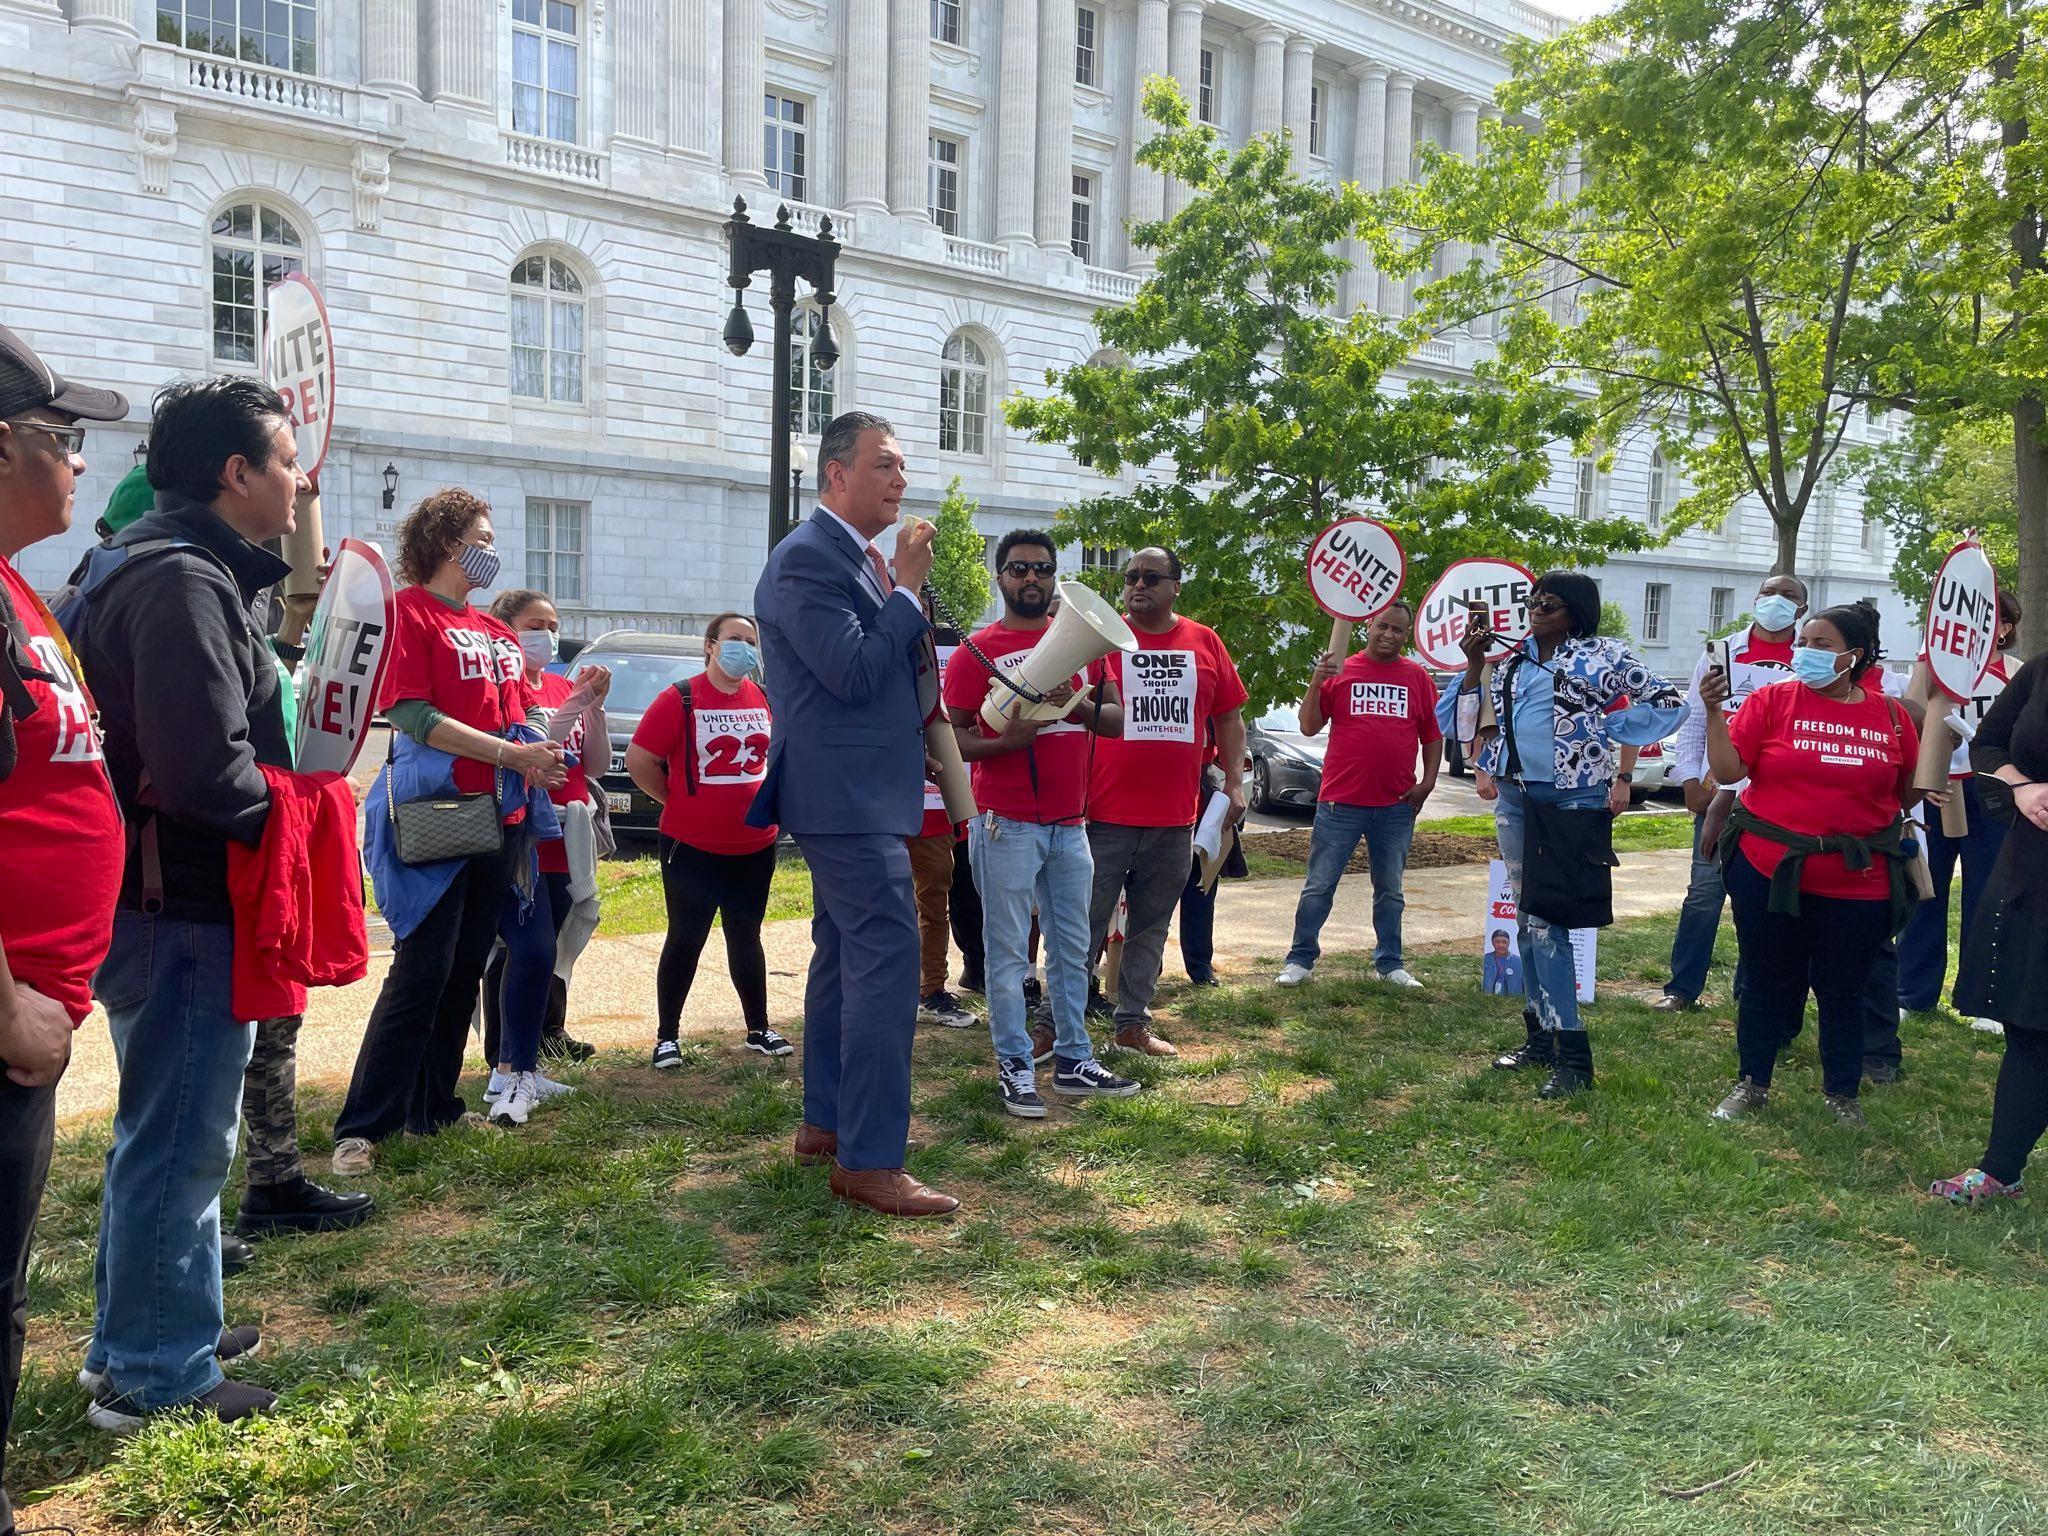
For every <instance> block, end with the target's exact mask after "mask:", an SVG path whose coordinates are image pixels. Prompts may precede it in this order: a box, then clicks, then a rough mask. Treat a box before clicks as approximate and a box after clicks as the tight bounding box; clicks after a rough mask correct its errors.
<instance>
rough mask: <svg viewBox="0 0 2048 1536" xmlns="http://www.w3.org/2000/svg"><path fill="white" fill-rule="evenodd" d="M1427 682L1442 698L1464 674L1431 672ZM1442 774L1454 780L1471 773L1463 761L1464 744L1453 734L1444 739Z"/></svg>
mask: <svg viewBox="0 0 2048 1536" xmlns="http://www.w3.org/2000/svg"><path fill="white" fill-rule="evenodd" d="M1429 680H1430V681H1431V682H1432V683H1434V684H1435V685H1436V694H1437V697H1438V698H1442V697H1443V694H1444V690H1445V689H1446V688H1455V687H1457V686H1458V685H1459V684H1461V683H1463V682H1464V680H1465V674H1464V673H1462V672H1432V673H1430V674H1429ZM1444 772H1446V773H1448V774H1449V775H1450V776H1451V777H1452V778H1454V779H1463V778H1467V777H1469V776H1470V775H1471V772H1472V765H1471V763H1469V762H1467V761H1466V759H1465V743H1463V742H1462V741H1460V740H1458V738H1457V736H1456V735H1455V734H1453V735H1450V736H1446V737H1445V738H1444Z"/></svg>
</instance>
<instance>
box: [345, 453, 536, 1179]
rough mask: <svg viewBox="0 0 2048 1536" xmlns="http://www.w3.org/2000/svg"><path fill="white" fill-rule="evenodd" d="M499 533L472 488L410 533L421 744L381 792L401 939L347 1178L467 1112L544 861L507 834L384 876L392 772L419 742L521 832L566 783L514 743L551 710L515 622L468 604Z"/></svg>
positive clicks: (409, 597)
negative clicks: (473, 1061) (488, 981)
mask: <svg viewBox="0 0 2048 1536" xmlns="http://www.w3.org/2000/svg"><path fill="white" fill-rule="evenodd" d="M495 543H496V533H495V531H494V529H493V528H492V526H491V509H490V507H489V506H488V505H487V504H486V503H485V502H484V501H483V500H482V499H481V498H479V497H476V496H473V495H471V494H470V493H469V492H467V491H462V490H452V489H451V490H443V491H437V492H435V493H434V494H433V495H431V496H429V497H427V499H426V500H424V501H422V502H421V503H420V504H419V505H418V506H417V507H415V508H413V510H412V512H411V513H410V514H409V515H408V516H407V517H406V519H405V521H404V522H403V523H401V524H400V525H399V529H398V574H399V576H400V578H401V579H403V580H404V581H405V582H406V583H407V585H406V587H405V589H404V590H403V591H401V592H400V593H399V594H398V604H397V623H396V626H395V629H394V632H393V634H392V637H391V647H392V657H391V666H390V671H389V673H388V674H387V676H386V681H385V685H384V699H383V705H384V714H385V717H386V718H387V719H388V720H390V722H391V726H392V729H393V730H394V731H396V732H401V733H403V734H404V735H405V736H406V737H407V738H409V740H410V742H411V743H412V744H414V745H411V746H408V747H407V749H406V752H405V755H404V756H403V757H399V756H398V754H397V753H396V752H395V751H394V762H393V763H391V764H387V765H386V767H385V769H384V772H383V773H382V774H381V775H380V776H379V780H378V783H377V785H376V787H375V788H373V789H372V790H371V794H370V800H369V805H370V809H371V812H372V817H371V826H372V838H371V844H372V846H371V854H372V859H371V862H372V866H373V871H377V872H378V904H379V906H380V907H382V908H383V910H384V914H385V917H386V920H387V921H389V922H390V924H391V928H392V933H393V936H394V938H395V939H396V945H395V947H394V950H393V954H392V961H391V970H390V972H389V973H388V974H387V975H386V976H385V978H384V987H383V990H382V991H381V992H380V993H379V994H378V997H377V1004H376V1007H375V1008H374V1009H372V1010H371V1013H370V1022H369V1027H368V1028H367V1030H366V1031H365V1032H364V1035H363V1044H362V1048H361V1050H360V1051H359V1053H358V1054H357V1056H356V1070H355V1076H354V1078H353V1079H352V1080H351V1081H350V1083H349V1089H348V1099H347V1101H346V1102H345V1103H344V1104H343V1105H342V1109H341V1115H340V1117H339V1118H338V1119H337V1120H336V1121H335V1125H334V1138H335V1145H334V1171H335V1172H336V1173H337V1174H341V1175H343V1176H345V1177H351V1176H352V1177H360V1176H361V1175H363V1174H365V1173H368V1172H369V1171H370V1166H371V1162H372V1159H373V1150H372V1149H373V1147H374V1145H375V1143H377V1142H379V1141H382V1140H383V1139H384V1138H386V1137H387V1136H392V1135H395V1134H397V1133H398V1132H399V1131H402V1130H403V1131H412V1132H414V1133H416V1134H421V1135H425V1134H431V1133H432V1132H435V1131H439V1130H441V1129H442V1128H443V1127H445V1126H448V1125H452V1124H454V1123H455V1122H457V1121H458V1120H461V1119H463V1118H464V1116H465V1114H466V1113H467V1106H465V1105H464V1103H463V1101H462V1097H461V1095H460V1094H459V1093H458V1092H457V1091H456V1084H457V1081H458V1079H459V1078H460V1077H461V1075H462V1057H463V1052H464V1049H465V1044H466V1041H467V1037H468V1032H469V1021H470V1016H471V1014H472V1012H473V1011H474V1009H475V1006H476V997H477V985H478V983H479V982H480V981H481V980H482V978H483V972H484V964H485V962H486V960H488V959H489V957H490V952H491V941H492V939H493V937H494V936H495V935H497V933H498V932H499V930H500V926H501V918H502V916H503V914H504V912H505V910H506V905H507V902H506V892H507V891H508V890H509V889H510V888H511V886H512V883H513V879H514V875H515V870H516V869H517V866H518V862H519V861H520V860H522V859H528V860H530V859H531V858H532V845H531V841H530V839H527V838H523V837H518V836H508V837H506V838H505V839H503V841H502V845H501V847H500V848H499V849H498V850H497V851H494V852H491V853H480V854H475V855H472V856H471V857H469V858H466V859H461V860H445V861H441V862H438V863H434V864H421V865H418V866H407V865H402V864H399V863H397V862H395V861H394V860H391V859H388V858H387V859H385V860H384V861H383V863H382V868H381V870H379V857H378V856H379V853H380V848H379V839H380V838H382V837H383V835H384V822H383V821H381V820H380V819H378V818H377V817H376V816H375V814H374V813H375V812H376V811H377V810H379V809H382V807H381V806H380V805H379V803H378V802H379V801H380V799H384V798H392V797H395V798H397V799H404V798H411V797H409V796H404V795H398V794H397V793H396V787H395V784H394V779H395V778H396V777H397V776H398V772H399V770H400V769H401V768H403V767H405V766H406V765H407V764H408V763H411V762H414V761H420V762H424V763H426V764H427V765H428V767H427V768H426V769H423V770H422V771H423V772H426V771H430V770H431V765H432V763H433V762H434V759H433V758H432V757H431V754H428V755H427V756H426V757H424V758H422V757H420V756H419V755H418V748H431V749H433V751H434V752H438V753H443V754H446V755H447V757H448V758H451V759H452V760H453V761H452V778H453V787H454V791H455V793H457V794H492V795H495V796H496V797H497V799H498V801H499V803H500V805H501V807H502V808H503V816H504V820H505V824H506V825H507V826H508V827H511V826H515V825H517V824H518V823H519V822H521V821H522V820H523V819H524V818H525V816H526V814H527V796H526V793H525V790H526V789H527V788H528V787H529V786H537V787H540V788H544V789H553V788H557V787H559V786H560V785H561V784H562V783H563V781H564V780H565V779H566V777H567V771H566V769H565V768H564V765H563V758H562V750H561V748H560V747H558V746H555V745H553V744H552V743H549V742H545V741H524V740H519V739H515V736H514V731H515V727H519V726H523V725H526V724H527V723H528V717H529V716H530V715H531V716H533V717H534V718H536V719H538V718H539V716H538V709H539V703H540V701H539V700H538V698H536V696H535V695H534V693H533V690H532V689H531V688H529V687H528V686H527V683H526V677H525V671H526V667H525V659H524V654H523V653H522V652H521V650H520V648H519V642H518V640H517V639H515V638H514V636H513V634H512V631H511V630H510V629H508V628H507V627H506V626H505V625H504V624H503V623H501V622H500V621H498V620H497V619H494V618H492V617H491V616H490V615H489V614H488V613H483V612H480V611H479V610H477V609H475V608H473V607H471V606H470V602H469V597H470V594H471V592H473V591H475V590H477V589H478V588H481V587H489V586H491V585H492V584H493V583H495V582H496V581H497V579H498V553H497V550H496V549H495V548H494V545H495ZM444 782H445V779H444ZM428 792H429V793H431V790H429V791H428ZM395 815H396V812H395V810H394V811H393V812H392V813H391V816H392V818H393V819H395ZM386 873H388V874H389V875H391V876H392V877H393V879H394V882H397V881H401V880H402V883H403V889H404V891H405V892H406V899H405V900H402V901H401V900H392V901H387V900H386V899H385V896H386V879H385V875H386ZM399 888H400V887H399V885H398V884H397V883H394V885H393V890H394V892H396V891H397V890H398V889H399ZM535 932H536V933H538V927H536V929H535ZM508 942H510V941H508ZM550 943H552V940H551V941H550Z"/></svg>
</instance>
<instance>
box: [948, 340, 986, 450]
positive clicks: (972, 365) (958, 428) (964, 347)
mask: <svg viewBox="0 0 2048 1536" xmlns="http://www.w3.org/2000/svg"><path fill="white" fill-rule="evenodd" d="M939 452H941V453H959V454H965V455H967V456H968V457H970V458H980V457H981V456H982V455H983V454H985V453H987V452H988V353H987V352H985V351H984V350H982V345H981V343H980V342H978V341H976V340H975V339H974V338H973V337H972V336H969V335H968V334H967V333H966V332H964V331H955V332H954V333H953V335H952V336H950V337H949V338H947V341H946V349H945V351H943V352H941V353H940V354H939Z"/></svg>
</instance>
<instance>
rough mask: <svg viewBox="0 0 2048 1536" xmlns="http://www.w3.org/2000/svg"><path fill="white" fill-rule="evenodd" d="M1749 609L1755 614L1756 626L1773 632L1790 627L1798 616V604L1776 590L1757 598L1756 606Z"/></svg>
mask: <svg viewBox="0 0 2048 1536" xmlns="http://www.w3.org/2000/svg"><path fill="white" fill-rule="evenodd" d="M1751 611H1752V612H1753V613H1754V614H1755V615H1756V627H1757V628H1758V629H1767V630H1769V631H1771V633H1773V634H1776V633H1777V632H1778V631H1779V630H1781V629H1790V628H1791V627H1792V621H1793V620H1794V619H1796V618H1798V617H1799V605H1798V604H1797V603H1795V602H1793V601H1792V599H1791V598H1789V597H1783V596H1780V595H1779V594H1778V593H1776V592H1772V593H1769V594H1767V595H1766V596H1763V597H1760V598H1758V599H1757V600H1756V607H1755V608H1754V609H1752V610H1751Z"/></svg>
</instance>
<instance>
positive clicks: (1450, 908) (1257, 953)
mask: <svg viewBox="0 0 2048 1536" xmlns="http://www.w3.org/2000/svg"><path fill="white" fill-rule="evenodd" d="M1689 861H1690V854H1689V853H1688V852H1687V851H1686V850H1684V849H1665V850H1659V851H1656V852H1650V853H1633V854H1624V855H1623V856H1622V861H1621V868H1620V869H1618V870H1616V871H1615V878H1614V912H1615V916H1616V917H1618V918H1630V917H1645V916H1649V915H1651V914H1653V913H1657V912H1670V911H1675V910H1677V907H1678V903H1679V901H1680V899H1681V898H1682V897H1683V896H1684V894H1685V881H1686V873H1687V869H1688V865H1689ZM1406 890H1407V896H1408V909H1407V915H1406V919H1405V923H1404V930H1405V937H1406V940H1407V942H1408V944H1410V945H1411V946H1413V947H1415V948H1417V949H1420V948H1423V947H1425V946H1428V945H1436V944H1459V943H1462V944H1467V945H1469V946H1470V947H1471V949H1472V953H1473V954H1474V956H1475V957H1476V956H1477V955H1478V953H1479V939H1480V935H1481V933H1482V932H1483V931H1484V919H1485V903H1486V866H1485V865H1484V864H1467V865H1459V866H1456V867H1453V868H1449V869H1415V870H1410V871H1409V872H1408V879H1407V882H1406ZM1300 891H1301V882H1300V881H1299V880H1247V881H1241V882H1231V883H1228V884H1226V885H1225V886H1224V887H1223V894H1222V897H1221V900H1220V903H1219V905H1218V908H1217V913H1216V960H1217V968H1218V970H1219V971H1221V972H1223V973H1224V974H1225V975H1226V976H1233V975H1234V976H1238V977H1249V976H1254V975H1260V974H1264V973H1265V972H1266V971H1267V970H1269V969H1273V968H1277V966H1278V964H1279V960H1280V957H1281V956H1282V955H1283V954H1284V953H1285V952H1286V949H1287V944H1288V940H1289V937H1290V936H1291V935H1292V933H1293V930H1294V903H1295V898H1296V897H1297V896H1298V895H1299V894H1300ZM1370 906H1371V895H1370V888H1369V887H1368V885H1367V883H1366V879H1365V877H1364V876H1363V875H1352V876H1350V877H1348V878H1347V879H1346V880H1345V883H1344V886H1343V888H1342V889H1341V891H1340V892H1339V893H1338V898H1337V907H1336V910H1335V911H1333V912H1332V913H1331V915H1330V921H1329V923H1328V924H1327V925H1326V926H1325V928H1324V930H1323V947H1324V949H1325V950H1326V951H1329V952H1333V953H1334V952H1342V951H1369V950H1370V949H1371V948H1372V922H1371V916H1370ZM763 934H764V943H765V945H766V948H767V952H768V1006H769V1013H770V1016H771V1017H772V1018H773V1019H774V1020H775V1021H776V1022H777V1023H786V1022H790V1021H794V1020H798V1019H800V1018H801V1017H802V1013H803V978H804V970H805V968H806V967H807V966H808V965H809V963H810V955H811V940H810V923H809V921H808V920H802V919H800V920H796V921H791V922H781V923H770V924H769V925H768V926H767V927H766V928H765V929H764V930H763ZM661 939H662V936H661V935H660V934H658V933H650V934H640V935H636V936H633V937H628V938H606V937H604V936H602V935H600V936H599V937H598V938H596V939H595V940H593V941H592V943H591V947H590V949H589V950H588V951H587V952H586V953H585V954H584V956H583V959H582V960H581V961H580V962H579V963H578V965H577V968H576V984H575V987H574V989H573V995H572V996H571V998H570V1004H569V1015H570V1019H569V1022H570V1030H571V1032H572V1033H573V1034H575V1035H576V1036H577V1037H578V1038H580V1039H583V1040H588V1041H589V1042H590V1043H591V1044H593V1045H597V1046H614V1047H624V1048H630V1049H634V1050H644V1049H651V1048H652V1045H653V1041H654V968H655V962H656V960H657V959H658V958H659V957H660V954H661ZM719 943H720V941H719V937H718V935H717V934H715V933H714V934H713V935H712V938H711V942H710V943H709V944H708V945H707V946H706V948H705V957H704V963H703V965H702V966H701V967H700V968H699V970H698V972H697V982H696V986H695V988H694V990H693V992H692V994H691V997H690V1004H689V1007H688V1009H687V1010H686V1012H685V1014H684V1019H683V1032H684V1034H685V1035H686V1036H691V1035H694V1036H697V1037H699V1038H706V1039H708V1038H714V1037H717V1036H719V1035H722V1034H723V1035H727V1036H728V1037H731V1038H735V1039H736V1038H737V1035H738V1032H739V1030H740V1027H741V1025H740V1011H739V999H738V997H737V996H736V995H735V994H734V992H733V989H732V984H731V982H730V981H728V980H727V978H726V974H725V964H724V957H723V955H722V954H721V952H720V949H719ZM1177 963H1178V956H1177V955H1175V954H1172V953H1169V955H1168V958H1167V965H1168V968H1169V970H1171V969H1172V968H1174V967H1175V966H1176V965H1177ZM389 965H390V956H389V955H388V954H386V955H379V956H376V957H375V958H373V959H372V961H371V963H370V974H369V976H368V977H367V978H365V979H364V980H362V981H360V982H358V983H356V985H354V986H352V987H342V988H328V989H324V990H320V991H316V992H314V993H313V997H312V1006H311V1008H310V1009H309V1010H308V1013H307V1016H306V1027H305V1029H304V1031H303V1032H302V1033H301V1035H300V1037H299V1074H300V1079H301V1081H303V1082H326V1083H329V1084H333V1085H337V1086H339V1085H343V1084H346V1082H347V1080H348V1076H349V1073H350V1071H351V1070H352V1069H353V1067H354V1065H355V1058H356V1047H357V1045H358V1044H359V1043H360V1042H361V1040H362V1035H363V1024H364V1021H365V1020H366V1019H367V1018H368V1017H369V1012H370V1005H371V1004H372V1003H373V1002H374V1001H375V1000H376V996H377V988H378V987H379V986H380V985H381V984H382V982H383V979H384V972H385V971H386V969H388V967H389ZM471 1057H472V1061H471V1064H472V1065H473V1066H475V1065H479V1064H480V1063H481V1059H482V1058H481V1056H480V1054H479V1053H478V1052H477V1050H476V1048H475V1047H474V1045H472V1048H471ZM114 1087H115V1073H114V1052H113V1047H112V1045H111V1044H110V1043H109V1041H108V1037H107V1026H106V1018H105V1015H103V1014H101V1013H100V1012H98V1011H97V1010H95V1011H94V1014H93V1016H92V1017H91V1018H90V1019H88V1020H86V1022H85V1024H84V1026H83V1027H82V1028H81V1029H80V1030H79V1032H78V1045H77V1052H76V1055H75V1056H74V1058H73V1060H72V1063H71V1068H70V1070H69V1071H67V1072H66V1073H65V1074H64V1081H63V1083H62V1085H61V1086H60V1087H59V1089H58V1093H57V1113H58V1115H59V1116H60V1117H63V1116H73V1115H84V1114H102V1113H106V1112H107V1111H109V1110H111V1109H112V1108H113V1101H114Z"/></svg>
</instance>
